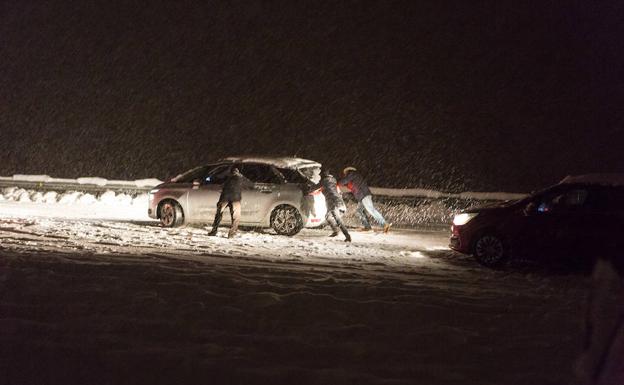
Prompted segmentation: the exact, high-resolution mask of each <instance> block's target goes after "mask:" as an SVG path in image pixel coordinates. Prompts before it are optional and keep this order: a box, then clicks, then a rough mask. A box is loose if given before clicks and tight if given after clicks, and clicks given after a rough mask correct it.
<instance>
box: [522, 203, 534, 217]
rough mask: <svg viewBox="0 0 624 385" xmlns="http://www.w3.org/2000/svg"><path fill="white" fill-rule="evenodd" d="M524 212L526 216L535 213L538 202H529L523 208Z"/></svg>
mask: <svg viewBox="0 0 624 385" xmlns="http://www.w3.org/2000/svg"><path fill="white" fill-rule="evenodd" d="M522 212H523V213H524V215H526V216H529V215H533V214H535V213H536V212H537V204H536V203H535V202H529V203H527V205H526V206H524V208H523V209H522Z"/></svg>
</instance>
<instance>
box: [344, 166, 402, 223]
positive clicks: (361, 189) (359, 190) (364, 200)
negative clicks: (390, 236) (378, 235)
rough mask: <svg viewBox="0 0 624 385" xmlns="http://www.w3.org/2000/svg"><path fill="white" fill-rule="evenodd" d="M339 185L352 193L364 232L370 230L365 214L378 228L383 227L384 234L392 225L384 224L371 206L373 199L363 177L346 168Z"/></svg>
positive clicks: (382, 218)
mask: <svg viewBox="0 0 624 385" xmlns="http://www.w3.org/2000/svg"><path fill="white" fill-rule="evenodd" d="M338 184H339V185H341V186H345V187H347V188H348V189H349V190H351V193H353V197H354V198H355V199H356V200H357V201H358V207H357V213H358V216H359V217H360V220H361V221H362V224H363V225H364V230H365V231H369V230H371V229H372V227H371V224H370V221H369V220H368V218H367V217H366V213H368V214H370V215H371V216H372V217H373V218H374V219H375V221H376V222H377V223H378V224H379V226H381V227H383V231H384V233H387V232H388V231H389V230H390V226H392V223H388V222H386V220H385V218H384V217H383V215H381V213H380V212H379V211H377V209H376V208H375V206H374V205H373V197H372V193H371V191H370V189H369V188H368V185H367V184H366V181H365V180H364V177H362V175H361V174H360V173H359V172H358V171H357V169H356V168H355V167H347V168H345V169H344V170H343V172H342V179H340V181H339V182H338Z"/></svg>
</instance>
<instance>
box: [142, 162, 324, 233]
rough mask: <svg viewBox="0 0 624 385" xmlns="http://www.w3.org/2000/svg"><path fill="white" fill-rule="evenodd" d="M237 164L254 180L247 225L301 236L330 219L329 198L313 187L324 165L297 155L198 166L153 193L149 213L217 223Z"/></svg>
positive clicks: (244, 206) (245, 205) (168, 220)
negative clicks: (224, 192)
mask: <svg viewBox="0 0 624 385" xmlns="http://www.w3.org/2000/svg"><path fill="white" fill-rule="evenodd" d="M233 167H237V168H238V169H239V170H240V172H241V173H242V174H243V175H244V176H245V177H246V178H248V179H249V180H250V181H251V182H253V188H251V189H245V190H243V192H242V200H241V221H240V224H241V225H243V226H253V227H271V228H273V229H274V230H275V232H277V233H278V234H281V235H295V234H297V233H298V232H299V231H300V230H301V229H302V228H304V227H318V226H320V225H322V224H323V223H324V218H325V213H326V211H327V208H326V206H325V198H324V197H323V195H322V194H321V193H320V192H319V191H315V192H312V191H310V187H311V186H312V185H313V184H314V183H316V182H318V180H319V178H320V176H319V175H320V168H321V164H320V163H318V162H315V161H312V160H307V159H300V158H294V157H250V156H247V157H230V158H226V159H222V160H220V161H218V162H215V163H211V164H208V165H204V166H200V167H196V168H194V169H192V170H189V171H187V172H185V173H183V174H181V175H178V176H177V177H175V178H173V179H171V180H170V181H168V182H165V183H163V184H160V185H158V186H156V187H154V188H153V189H152V190H151V191H150V193H149V208H148V214H149V216H150V217H151V218H154V219H160V222H161V224H162V225H163V226H165V227H175V226H180V225H182V224H186V223H211V222H212V220H213V219H214V216H215V213H216V208H217V201H218V200H219V195H220V193H221V188H222V185H223V182H224V181H225V179H226V177H227V176H228V175H229V173H230V170H231V169H232V168H233ZM223 221H224V223H228V222H229V221H230V218H229V216H227V215H224V217H223Z"/></svg>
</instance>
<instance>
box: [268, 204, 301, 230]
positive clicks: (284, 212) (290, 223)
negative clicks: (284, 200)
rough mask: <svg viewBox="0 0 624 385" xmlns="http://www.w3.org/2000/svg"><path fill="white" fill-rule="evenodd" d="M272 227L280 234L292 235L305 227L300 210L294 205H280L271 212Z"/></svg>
mask: <svg viewBox="0 0 624 385" xmlns="http://www.w3.org/2000/svg"><path fill="white" fill-rule="evenodd" d="M271 227H272V228H273V230H275V232H276V233H278V234H280V235H288V236H292V235H295V234H297V233H298V232H299V231H301V229H302V228H303V220H302V219H301V214H299V210H297V209H296V208H294V207H292V206H288V205H282V206H278V207H276V208H275V210H273V212H272V213H271Z"/></svg>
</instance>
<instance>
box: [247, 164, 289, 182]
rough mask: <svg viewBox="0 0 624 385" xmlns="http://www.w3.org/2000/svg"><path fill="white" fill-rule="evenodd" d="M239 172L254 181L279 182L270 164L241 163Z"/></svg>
mask: <svg viewBox="0 0 624 385" xmlns="http://www.w3.org/2000/svg"><path fill="white" fill-rule="evenodd" d="M240 171H241V173H242V174H243V175H244V176H245V177H246V178H247V179H249V180H250V181H252V182H254V183H273V184H277V183H280V178H279V177H278V175H277V174H276V173H275V172H274V171H273V169H272V168H271V166H268V165H264V164H243V165H242V166H241V170H240Z"/></svg>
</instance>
